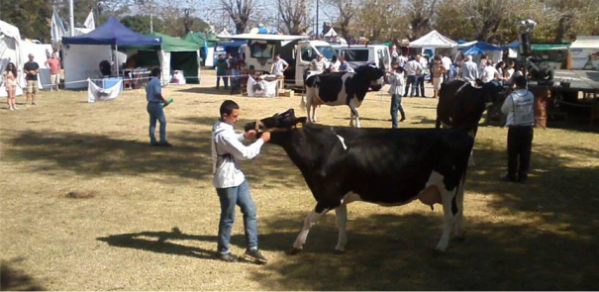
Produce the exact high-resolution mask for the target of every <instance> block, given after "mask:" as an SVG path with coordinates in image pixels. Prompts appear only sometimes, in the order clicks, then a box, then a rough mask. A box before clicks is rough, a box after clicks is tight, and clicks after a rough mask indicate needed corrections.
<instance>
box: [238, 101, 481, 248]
mask: <svg viewBox="0 0 599 292" xmlns="http://www.w3.org/2000/svg"><path fill="white" fill-rule="evenodd" d="M305 122H306V118H299V119H298V118H296V117H295V115H294V113H293V110H289V111H287V112H285V113H283V114H278V115H275V116H273V117H270V118H266V119H263V120H260V121H257V122H253V123H249V124H247V125H246V127H245V129H246V130H251V129H256V130H257V131H258V132H263V131H270V132H271V143H273V144H276V145H279V146H281V147H283V149H284V150H285V151H286V152H287V155H288V156H289V158H290V159H291V161H293V163H294V164H295V165H296V166H297V167H298V168H299V169H300V171H301V173H302V175H303V176H304V179H305V181H306V183H307V184H308V187H309V188H310V190H311V191H312V194H313V195H314V198H315V199H316V201H317V203H316V206H315V208H314V209H313V210H312V211H311V212H310V213H309V214H308V216H307V217H306V219H305V221H304V226H303V228H302V231H301V232H300V233H299V235H298V236H297V239H296V240H295V243H294V244H293V250H292V252H293V253H296V252H299V251H301V250H302V249H303V247H304V244H305V242H306V238H307V236H308V232H309V230H310V227H312V226H313V225H314V224H316V222H317V221H318V219H319V218H320V217H322V216H323V215H325V214H326V213H327V212H328V211H330V210H333V209H334V210H335V212H336V215H337V222H338V226H339V240H338V243H337V246H336V248H335V249H336V251H338V252H343V251H344V249H345V245H346V243H347V235H346V221H347V208H346V205H347V204H349V203H351V202H355V201H365V202H369V203H375V204H379V205H383V206H398V205H403V204H407V203H409V202H411V201H413V200H415V199H419V200H420V201H421V202H423V203H425V204H427V205H430V206H431V207H432V206H433V204H435V203H440V204H442V205H443V212H444V225H443V233H442V236H441V240H440V241H439V244H438V245H437V249H438V250H440V251H444V250H445V249H446V248H447V246H448V244H449V238H450V232H451V229H452V227H453V226H455V231H456V235H460V234H461V230H462V216H463V210H464V209H463V200H464V182H465V177H466V169H467V167H468V157H469V155H470V150H471V149H472V144H473V139H472V137H470V136H468V134H466V132H464V131H462V130H455V129H393V130H392V129H370V128H369V129H357V128H346V127H331V126H320V125H313V124H309V125H305V126H304V123H305Z"/></svg>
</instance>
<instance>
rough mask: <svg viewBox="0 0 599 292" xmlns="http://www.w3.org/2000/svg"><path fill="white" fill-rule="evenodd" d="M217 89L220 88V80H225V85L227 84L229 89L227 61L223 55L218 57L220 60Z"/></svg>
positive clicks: (226, 86) (218, 62) (217, 66)
mask: <svg viewBox="0 0 599 292" xmlns="http://www.w3.org/2000/svg"><path fill="white" fill-rule="evenodd" d="M215 66H216V89H219V87H220V79H221V78H222V79H223V83H224V84H225V89H228V88H229V78H228V77H226V75H227V67H229V66H228V64H227V60H225V58H224V56H223V55H219V56H218V60H217V61H216V65H215Z"/></svg>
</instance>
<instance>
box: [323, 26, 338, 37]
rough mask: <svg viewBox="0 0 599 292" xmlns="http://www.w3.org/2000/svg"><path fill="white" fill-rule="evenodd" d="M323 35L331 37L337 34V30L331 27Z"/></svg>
mask: <svg viewBox="0 0 599 292" xmlns="http://www.w3.org/2000/svg"><path fill="white" fill-rule="evenodd" d="M324 36H325V37H328V38H332V37H336V36H338V34H337V32H336V31H335V30H334V29H333V28H332V27H331V29H329V31H328V32H327V33H326V34H325V35H324Z"/></svg>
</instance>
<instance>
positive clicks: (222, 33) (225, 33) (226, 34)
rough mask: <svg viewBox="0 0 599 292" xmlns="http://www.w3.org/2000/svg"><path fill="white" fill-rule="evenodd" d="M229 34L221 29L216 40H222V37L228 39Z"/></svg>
mask: <svg viewBox="0 0 599 292" xmlns="http://www.w3.org/2000/svg"><path fill="white" fill-rule="evenodd" d="M230 35H231V34H230V33H229V32H228V31H227V29H226V28H223V31H221V32H220V33H219V34H218V35H217V36H216V37H218V38H222V37H228V36H230Z"/></svg>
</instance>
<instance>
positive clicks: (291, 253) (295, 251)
mask: <svg viewBox="0 0 599 292" xmlns="http://www.w3.org/2000/svg"><path fill="white" fill-rule="evenodd" d="M301 252H302V250H301V249H299V248H295V247H294V248H292V249H291V250H290V251H288V252H287V254H289V255H296V254H299V253H301Z"/></svg>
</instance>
